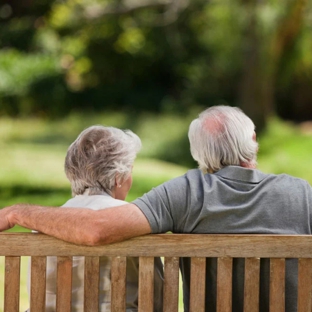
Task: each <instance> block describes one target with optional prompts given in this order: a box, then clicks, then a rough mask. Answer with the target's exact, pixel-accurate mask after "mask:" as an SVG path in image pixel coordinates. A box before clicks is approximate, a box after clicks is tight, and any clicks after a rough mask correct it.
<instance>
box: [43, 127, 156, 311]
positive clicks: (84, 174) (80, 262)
mask: <svg viewBox="0 0 312 312" xmlns="http://www.w3.org/2000/svg"><path fill="white" fill-rule="evenodd" d="M140 149H141V140H140V139H139V137H138V136H137V135H136V134H134V133H133V132H131V131H129V130H127V131H122V130H120V129H117V128H114V127H103V126H92V127H89V128H87V129H85V130H84V131H83V132H82V133H81V134H80V135H79V136H78V138H77V139H76V140H75V141H74V142H73V143H72V144H71V145H70V147H69V148H68V151H67V155H66V159H65V173H66V176H67V178H68V179H69V181H70V183H71V189H72V195H73V198H72V199H70V200H68V201H67V202H66V203H65V205H63V207H76V208H79V207H87V208H90V209H94V210H98V209H105V208H108V207H113V206H119V205H122V204H124V203H125V202H124V200H125V198H126V196H127V194H128V192H129V190H130V188H131V185H132V167H133V162H134V160H135V158H136V155H137V153H138V152H139V150H140ZM68 222H70V220H68ZM81 222H83V220H81ZM155 264H156V265H155V287H154V289H155V294H154V295H155V308H154V310H155V311H162V263H161V260H160V259H156V262H155ZM110 266H111V259H110V258H109V257H101V259H100V289H99V292H100V302H99V308H100V311H110V310H111V309H110V295H111V292H110ZM83 280H84V257H74V259H73V287H72V311H75V312H78V311H83V293H84V282H83ZM55 281H56V258H55V257H49V258H48V263H47V293H46V311H47V312H48V311H55V306H56V287H55ZM126 304H127V306H126V311H129V312H130V311H131V312H132V311H137V307H138V259H137V258H128V259H127V298H126Z"/></svg>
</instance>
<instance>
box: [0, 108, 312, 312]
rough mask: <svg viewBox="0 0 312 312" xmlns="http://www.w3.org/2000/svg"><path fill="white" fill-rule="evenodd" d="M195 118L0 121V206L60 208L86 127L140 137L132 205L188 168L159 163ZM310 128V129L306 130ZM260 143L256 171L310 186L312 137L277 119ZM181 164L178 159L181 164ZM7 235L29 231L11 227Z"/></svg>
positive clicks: (23, 290)
mask: <svg viewBox="0 0 312 312" xmlns="http://www.w3.org/2000/svg"><path fill="white" fill-rule="evenodd" d="M194 116H196V114H194V115H193V116H184V117H183V116H175V117H173V116H169V115H168V116H153V115H145V116H143V117H144V118H142V117H141V118H140V116H137V118H134V117H133V116H131V118H130V117H129V116H125V115H123V114H117V113H110V114H99V115H96V116H92V115H90V116H81V115H72V116H70V117H69V118H66V119H64V120H55V121H45V120H41V119H18V120H15V119H9V118H2V119H0V159H1V170H0V207H4V206H8V205H11V204H14V203H18V202H24V203H37V204H42V205H51V206H60V205H62V204H63V203H64V202H65V201H66V200H67V199H68V198H69V197H70V196H71V193H70V186H69V183H68V181H67V179H66V177H65V174H64V170H63V163H64V157H65V154H66V150H67V147H68V145H69V144H70V143H71V142H72V141H73V140H74V139H75V138H76V136H77V135H78V134H79V133H80V131H81V130H83V129H84V128H86V127H88V126H90V125H93V124H105V125H111V126H117V127H121V128H130V129H132V130H134V131H135V132H136V133H138V134H139V135H140V137H141V138H142V142H143V149H142V152H141V153H140V154H139V157H138V159H137V160H136V162H135V165H134V170H133V176H134V182H133V187H132V189H131V191H130V193H129V195H128V197H127V200H128V201H131V200H133V199H135V198H137V197H138V196H141V195H142V194H143V193H145V192H147V191H148V190H150V189H151V188H152V187H154V186H157V185H158V184H160V183H162V182H164V181H165V180H168V179H170V178H173V177H176V176H179V175H181V174H183V173H184V172H185V171H186V170H187V169H188V167H185V166H180V165H177V164H173V163H169V162H165V161H161V160H159V158H161V159H163V155H164V154H166V153H167V154H171V155H172V157H174V155H182V156H183V153H184V154H188V153H189V152H188V151H187V150H186V151H185V150H183V152H182V153H180V154H174V153H173V152H174V151H175V149H176V148H177V146H176V144H174V142H176V141H177V142H180V141H183V140H184V139H185V136H186V133H187V129H188V125H189V121H190V119H191V117H192V118H193V117H194ZM308 129H310V128H308ZM258 140H259V143H260V150H259V157H258V164H259V165H258V168H259V169H260V170H262V171H264V172H268V173H269V172H272V173H288V174H291V175H294V176H297V177H301V178H303V179H306V180H308V181H309V182H310V183H311V184H312V169H310V167H309V164H310V158H311V155H310V154H311V152H312V135H311V132H309V131H303V130H302V128H301V127H299V126H298V125H294V124H292V123H287V122H282V121H280V120H278V119H276V118H274V119H272V120H271V121H270V123H269V126H268V129H267V130H266V132H265V133H263V134H262V135H261V136H259V137H258ZM179 160H180V159H179ZM11 231H28V230H27V229H23V228H21V227H18V226H16V227H14V228H13V229H12V230H11ZM26 262H27V260H26V258H25V259H24V258H23V261H22V274H21V276H22V279H21V285H22V286H21V309H20V311H24V309H26V308H27V305H28V299H27V293H26V286H25V285H26ZM3 272H4V263H3V258H1V257H0V312H1V311H2V310H1V309H2V305H3V304H2V302H1V300H2V297H1V294H2V293H3V277H4V273H3Z"/></svg>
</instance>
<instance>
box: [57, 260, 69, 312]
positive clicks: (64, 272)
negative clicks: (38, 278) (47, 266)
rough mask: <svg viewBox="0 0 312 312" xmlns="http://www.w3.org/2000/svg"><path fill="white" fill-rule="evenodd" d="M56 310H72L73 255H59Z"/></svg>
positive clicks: (62, 311) (60, 311)
mask: <svg viewBox="0 0 312 312" xmlns="http://www.w3.org/2000/svg"><path fill="white" fill-rule="evenodd" d="M56 292H57V293H56V312H70V311H71V296H72V257H57V287H56Z"/></svg>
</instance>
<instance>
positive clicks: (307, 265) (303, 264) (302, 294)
mask: <svg viewBox="0 0 312 312" xmlns="http://www.w3.org/2000/svg"><path fill="white" fill-rule="evenodd" d="M298 265H299V267H298V312H311V311H312V302H311V301H312V259H302V258H300V259H299V261H298Z"/></svg>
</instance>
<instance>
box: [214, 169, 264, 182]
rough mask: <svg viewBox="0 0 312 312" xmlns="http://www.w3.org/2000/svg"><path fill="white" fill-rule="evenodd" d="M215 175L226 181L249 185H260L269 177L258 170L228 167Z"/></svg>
mask: <svg viewBox="0 0 312 312" xmlns="http://www.w3.org/2000/svg"><path fill="white" fill-rule="evenodd" d="M215 174H216V175H218V176H220V177H223V178H225V179H229V180H236V181H243V182H249V183H259V182H261V181H262V180H264V179H265V178H266V177H267V175H266V174H264V173H262V172H261V171H259V170H257V169H248V168H243V167H240V166H227V167H224V168H222V169H220V170H219V171H217V172H216V173H215Z"/></svg>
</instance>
